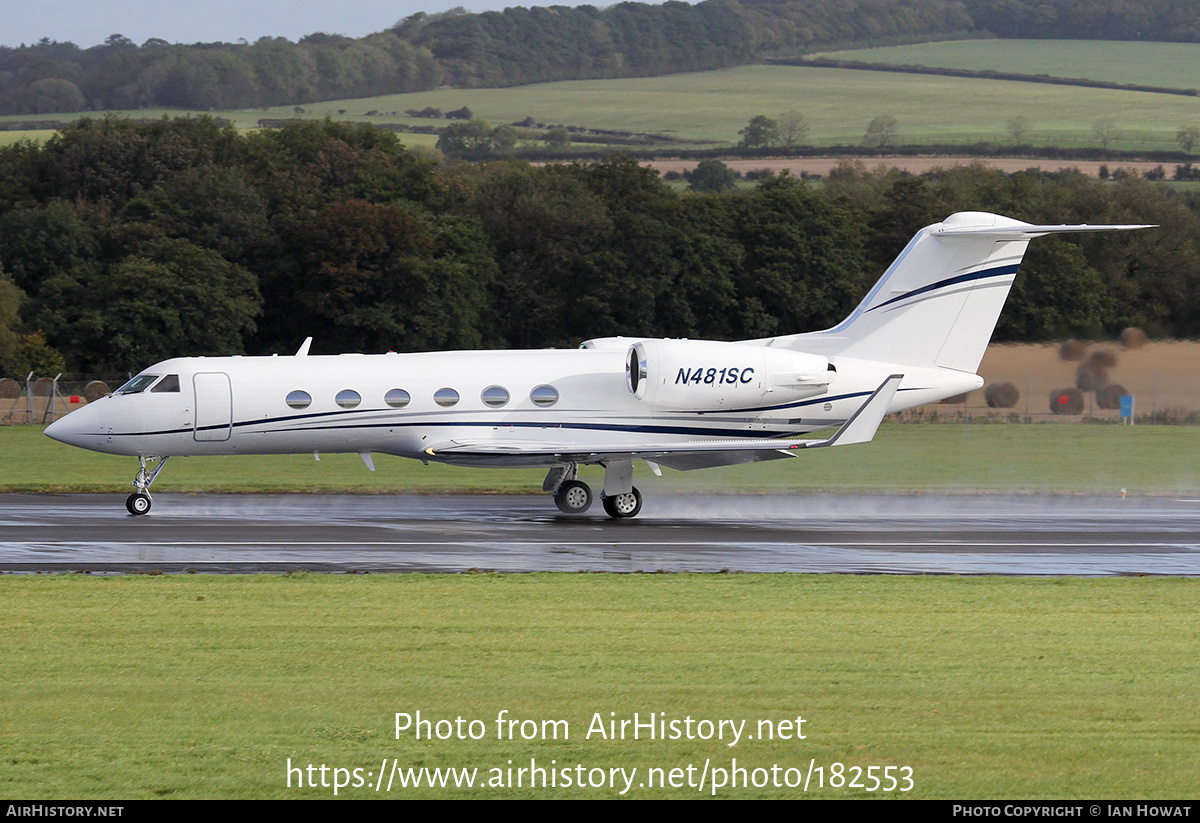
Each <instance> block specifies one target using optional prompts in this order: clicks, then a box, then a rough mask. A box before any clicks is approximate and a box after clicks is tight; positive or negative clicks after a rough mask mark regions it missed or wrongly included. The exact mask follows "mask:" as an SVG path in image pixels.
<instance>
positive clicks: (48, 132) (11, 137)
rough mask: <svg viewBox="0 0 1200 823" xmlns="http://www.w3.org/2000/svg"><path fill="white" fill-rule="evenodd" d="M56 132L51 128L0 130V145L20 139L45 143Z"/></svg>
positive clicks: (16, 141)
mask: <svg viewBox="0 0 1200 823" xmlns="http://www.w3.org/2000/svg"><path fill="white" fill-rule="evenodd" d="M55 134H57V132H55V131H54V130H53V129H26V130H24V131H0V146H11V145H12V144H13V143H18V142H20V141H22V140H32V141H34V142H35V143H45V142H46V141H47V140H49V139H50V138H51V137H53V136H54V135H55Z"/></svg>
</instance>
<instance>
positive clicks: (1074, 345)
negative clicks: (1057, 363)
mask: <svg viewBox="0 0 1200 823" xmlns="http://www.w3.org/2000/svg"><path fill="white" fill-rule="evenodd" d="M1086 354H1087V345H1086V344H1085V343H1081V342H1080V341H1078V340H1064V341H1063V343H1062V345H1061V346H1059V347H1058V356H1059V359H1061V360H1067V361H1072V360H1082V359H1083V358H1084V355H1086Z"/></svg>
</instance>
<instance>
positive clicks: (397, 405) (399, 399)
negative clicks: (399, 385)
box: [383, 389, 412, 409]
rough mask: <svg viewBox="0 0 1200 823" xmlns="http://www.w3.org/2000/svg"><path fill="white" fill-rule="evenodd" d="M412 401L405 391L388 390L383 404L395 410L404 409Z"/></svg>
mask: <svg viewBox="0 0 1200 823" xmlns="http://www.w3.org/2000/svg"><path fill="white" fill-rule="evenodd" d="M410 400H412V396H411V395H409V393H408V392H406V391H405V390H404V389H388V393H387V394H385V395H384V396H383V402H384V403H387V404H388V405H389V406H391V407H392V408H393V409H402V408H404V407H405V406H407V405H408V403H409V401H410Z"/></svg>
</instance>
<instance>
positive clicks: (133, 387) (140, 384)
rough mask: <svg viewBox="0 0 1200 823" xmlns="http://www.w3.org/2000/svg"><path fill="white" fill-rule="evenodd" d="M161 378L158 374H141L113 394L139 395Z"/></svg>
mask: <svg viewBox="0 0 1200 823" xmlns="http://www.w3.org/2000/svg"><path fill="white" fill-rule="evenodd" d="M158 378H159V375H157V374H139V375H138V376H137V377H135V378H133V379H132V380H130V381H129V382H128V383H126V384H125V385H124V386H122V387H121V388H119V389H117V390H116V391H115V392H113V394H137V393H139V392H144V391H145V390H146V389H148V388H150V385H151V384H152V383H153V382H154V381H155V380H157V379H158Z"/></svg>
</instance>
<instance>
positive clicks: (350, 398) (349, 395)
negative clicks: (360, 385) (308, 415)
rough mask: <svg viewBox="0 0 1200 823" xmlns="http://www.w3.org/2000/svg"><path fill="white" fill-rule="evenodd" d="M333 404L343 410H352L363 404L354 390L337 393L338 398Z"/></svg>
mask: <svg viewBox="0 0 1200 823" xmlns="http://www.w3.org/2000/svg"><path fill="white" fill-rule="evenodd" d="M333 402H335V403H337V404H338V405H339V406H341V407H342V408H343V409H352V408H354V407H355V406H357V405H358V404H359V403H361V402H362V397H360V396H359V394H358V392H356V391H354V389H342V390H341V391H340V392H338V393H337V397H335V398H333Z"/></svg>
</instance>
